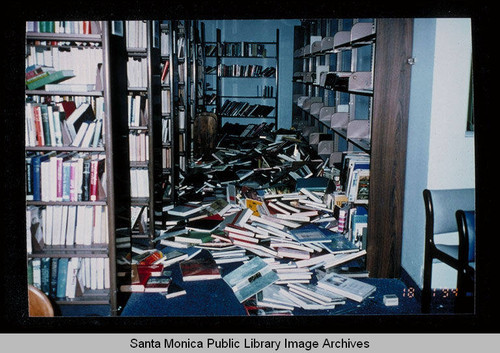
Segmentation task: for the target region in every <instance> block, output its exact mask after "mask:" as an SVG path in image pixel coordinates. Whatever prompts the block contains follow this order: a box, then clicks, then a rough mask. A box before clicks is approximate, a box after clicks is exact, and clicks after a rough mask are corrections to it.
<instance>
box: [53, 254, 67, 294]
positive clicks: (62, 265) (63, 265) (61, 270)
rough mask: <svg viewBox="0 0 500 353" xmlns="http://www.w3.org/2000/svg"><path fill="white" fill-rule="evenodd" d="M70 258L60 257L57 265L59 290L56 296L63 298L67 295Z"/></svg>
mask: <svg viewBox="0 0 500 353" xmlns="http://www.w3.org/2000/svg"><path fill="white" fill-rule="evenodd" d="M68 262H69V258H60V259H59V263H58V266H57V292H56V297H57V298H59V299H63V298H65V297H66V280H67V276H68Z"/></svg>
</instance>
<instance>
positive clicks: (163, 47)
mask: <svg viewBox="0 0 500 353" xmlns="http://www.w3.org/2000/svg"><path fill="white" fill-rule="evenodd" d="M161 26H162V27H164V26H165V25H164V24H162V25H161ZM170 53H171V48H170V40H169V33H168V30H162V31H161V33H160V55H161V56H169V55H170Z"/></svg>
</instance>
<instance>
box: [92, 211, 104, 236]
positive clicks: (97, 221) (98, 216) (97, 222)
mask: <svg viewBox="0 0 500 353" xmlns="http://www.w3.org/2000/svg"><path fill="white" fill-rule="evenodd" d="M102 208H103V206H95V207H94V208H93V211H94V227H93V228H94V230H93V232H94V243H96V244H102V243H104V241H103V239H102V232H101V231H102Z"/></svg>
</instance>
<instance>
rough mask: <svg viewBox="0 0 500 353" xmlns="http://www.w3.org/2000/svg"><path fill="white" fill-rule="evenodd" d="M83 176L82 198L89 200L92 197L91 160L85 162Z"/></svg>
mask: <svg viewBox="0 0 500 353" xmlns="http://www.w3.org/2000/svg"><path fill="white" fill-rule="evenodd" d="M82 175H83V178H82V200H81V201H89V198H90V160H85V161H84V162H83V174H82Z"/></svg>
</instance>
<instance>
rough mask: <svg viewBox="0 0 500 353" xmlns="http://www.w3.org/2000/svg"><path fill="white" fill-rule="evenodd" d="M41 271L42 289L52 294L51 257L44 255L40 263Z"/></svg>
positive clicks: (47, 293)
mask: <svg viewBox="0 0 500 353" xmlns="http://www.w3.org/2000/svg"><path fill="white" fill-rule="evenodd" d="M40 271H41V280H42V283H41V290H42V292H44V293H45V294H46V295H49V294H50V258H49V257H43V258H42V261H41V263H40Z"/></svg>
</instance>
